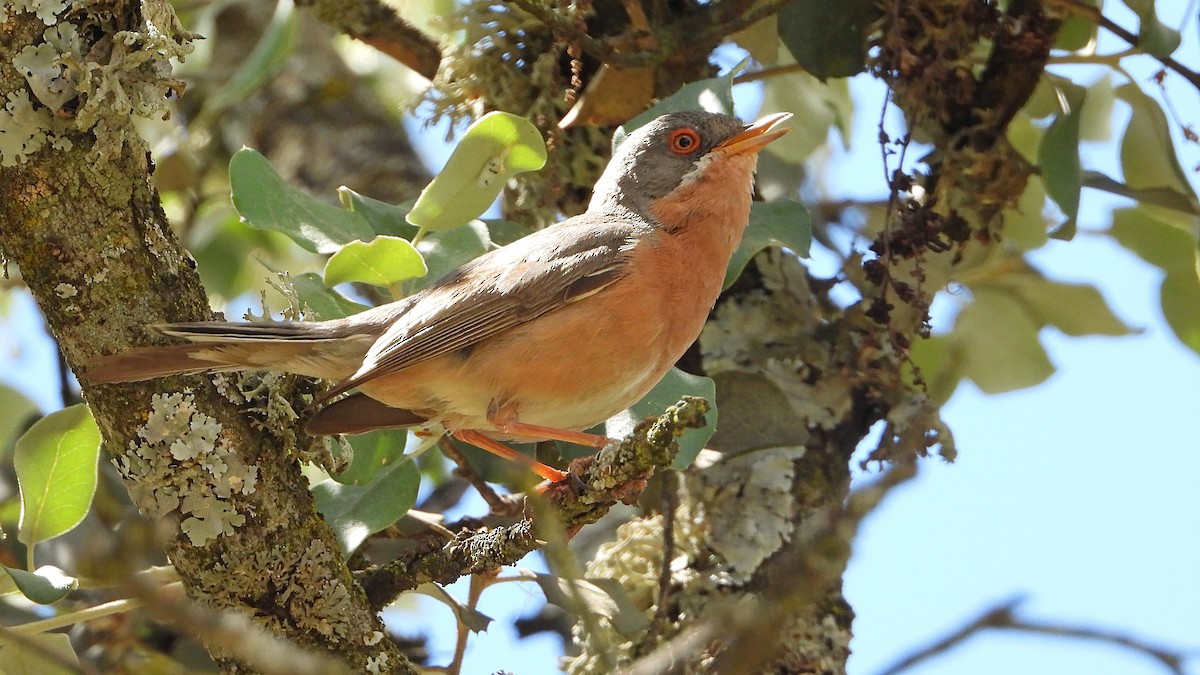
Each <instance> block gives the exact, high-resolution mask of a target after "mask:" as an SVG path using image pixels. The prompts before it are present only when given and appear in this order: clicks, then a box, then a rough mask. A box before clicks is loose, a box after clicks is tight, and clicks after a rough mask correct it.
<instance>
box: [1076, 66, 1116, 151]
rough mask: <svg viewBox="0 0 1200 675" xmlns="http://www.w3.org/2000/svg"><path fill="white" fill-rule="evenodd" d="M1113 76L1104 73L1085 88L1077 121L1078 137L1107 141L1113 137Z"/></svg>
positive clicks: (1114, 97) (1085, 139) (1086, 139)
mask: <svg viewBox="0 0 1200 675" xmlns="http://www.w3.org/2000/svg"><path fill="white" fill-rule="evenodd" d="M1112 80H1113V78H1112V74H1111V73H1105V74H1104V75H1103V76H1102V77H1101V78H1100V79H1098V80H1096V81H1095V82H1093V83H1092V84H1091V85H1090V86H1089V87H1088V90H1087V103H1084V104H1083V113H1082V117H1081V118H1080V121H1079V138H1080V139H1081V140H1084V141H1107V140H1111V139H1112V137H1113V102H1114V101H1115V100H1116V96H1115V95H1114V93H1113V81H1112Z"/></svg>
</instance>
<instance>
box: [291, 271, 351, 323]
mask: <svg viewBox="0 0 1200 675" xmlns="http://www.w3.org/2000/svg"><path fill="white" fill-rule="evenodd" d="M290 279H291V281H292V288H295V289H296V295H297V296H298V297H299V298H300V302H302V303H304V304H305V305H308V308H309V309H310V310H312V311H313V312H315V313H316V315H317V317H318V318H320V319H322V320H328V319H341V318H345V317H347V316H350V315H351V314H358V313H359V312H361V311H363V310H364V309H367V306H366V305H363V304H359V303H357V302H354V301H353V300H351V299H350V298H347V297H346V296H344V295H342V294H341V293H338V292H337V291H335V290H333V289H332V288H329V287H328V286H326V285H325V282H324V281H322V280H321V277H320V276H318V275H316V274H313V273H312V272H307V273H305V274H299V275H296V276H293V277H290Z"/></svg>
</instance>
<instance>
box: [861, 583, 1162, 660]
mask: <svg viewBox="0 0 1200 675" xmlns="http://www.w3.org/2000/svg"><path fill="white" fill-rule="evenodd" d="M1024 600H1025V598H1024V597H1022V596H1017V597H1014V598H1010V599H1008V600H1005V601H1004V602H1001V603H999V604H997V605H995V606H994V607H991V608H989V609H986V610H984V612H983V613H982V614H980V615H979V616H978V617H976V618H975V619H973V620H971V621H969V622H967V623H966V624H965V625H964V626H963V627H961V628H959V629H958V630H955V631H954V632H952V633H950V634H949V635H947V636H946V637H943V638H942V639H940V640H937V641H936V642H933V643H931V644H929V645H927V646H925V647H922V648H920V649H918V650H916V651H914V652H913V653H912V654H909V655H908V656H905V657H903V658H901V659H900V660H898V661H896V662H895V663H894V664H892V665H891V666H888V667H887V668H885V669H884V670H883V671H881V672H880V674H879V675H896V673H900V672H903V671H905V670H908V669H909V668H912V667H913V666H915V665H917V664H919V663H921V662H922V661H927V660H929V659H931V658H933V657H935V656H938V655H941V654H944V653H945V652H947V651H949V650H950V649H952V648H954V647H956V646H958V645H959V644H961V643H963V642H965V641H966V640H968V639H970V638H971V637H973V636H975V635H976V634H978V633H981V632H983V631H984V630H986V629H989V628H997V629H1001V630H1013V631H1020V632H1025V633H1034V634H1038V635H1054V636H1059V637H1072V638H1080V639H1084V640H1095V641H1098V642H1105V643H1108V644H1113V645H1117V646H1119V647H1125V648H1128V649H1130V650H1132V651H1135V652H1138V653H1139V654H1144V655H1146V656H1148V657H1150V658H1152V659H1154V660H1155V661H1158V662H1159V663H1161V664H1162V665H1163V666H1164V667H1165V668H1167V669H1168V670H1170V671H1171V672H1172V673H1174V674H1175V675H1184V669H1183V664H1184V661H1185V660H1186V656H1185V655H1184V654H1183V653H1182V652H1178V651H1171V650H1169V649H1164V648H1162V647H1157V646H1154V645H1151V644H1149V643H1147V642H1143V641H1141V640H1135V639H1134V638H1131V637H1129V636H1126V635H1121V634H1118V633H1115V632H1111V631H1103V630H1099V629H1096V628H1089V627H1084V626H1068V625H1062V624H1052V623H1044V622H1035V621H1028V620H1023V619H1020V618H1018V617H1017V616H1016V609H1017V607H1018V605H1020V604H1021V603H1022V602H1024Z"/></svg>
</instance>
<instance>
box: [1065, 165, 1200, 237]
mask: <svg viewBox="0 0 1200 675" xmlns="http://www.w3.org/2000/svg"><path fill="white" fill-rule="evenodd" d="M1083 186H1084V187H1090V188H1093V189H1095V190H1103V191H1105V192H1110V193H1112V194H1114V195H1121V196H1122V197H1129V198H1130V199H1135V200H1137V201H1139V202H1141V203H1142V204H1144V205H1146V206H1153V207H1161V208H1164V209H1170V210H1171V211H1177V212H1179V213H1182V214H1186V215H1187V216H1189V217H1187V218H1183V219H1180V218H1173V219H1172V220H1173V221H1178V222H1182V223H1187V224H1189V225H1190V224H1191V222H1192V220H1191V217H1192V216H1200V204H1198V203H1197V202H1195V201H1193V198H1192V197H1191V195H1190V194H1183V193H1180V192H1177V191H1175V190H1174V189H1172V188H1167V187H1160V188H1140V189H1139V188H1132V187H1130V186H1128V185H1126V184H1124V183H1122V182H1120V181H1117V180H1115V179H1113V178H1112V177H1110V176H1106V175H1104V174H1103V173H1101V172H1099V171H1084V172H1083Z"/></svg>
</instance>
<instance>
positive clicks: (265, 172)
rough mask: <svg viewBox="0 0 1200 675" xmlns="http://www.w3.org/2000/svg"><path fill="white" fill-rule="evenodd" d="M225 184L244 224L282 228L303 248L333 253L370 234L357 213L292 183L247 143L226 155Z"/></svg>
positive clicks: (261, 227) (269, 228) (254, 226)
mask: <svg viewBox="0 0 1200 675" xmlns="http://www.w3.org/2000/svg"><path fill="white" fill-rule="evenodd" d="M229 185H230V196H231V197H232V198H233V205H234V206H235V207H237V210H238V213H239V214H241V216H242V220H244V221H246V224H247V225H249V226H250V227H253V228H256V229H259V230H275V231H278V232H282V233H284V234H286V235H287V236H288V237H290V238H291V239H292V241H294V242H296V243H297V244H299V245H300V246H301V247H302V248H304V249H305V250H307V251H311V252H313V253H333V252H334V251H336V250H338V249H339V248H340V247H342V246H343V245H345V244H348V243H350V242H352V241H354V240H356V239H357V240H359V241H362V240H367V239H370V238H371V234H372V232H371V227H370V226H369V225H367V222H366V221H365V220H363V219H362V217H360V216H359V215H358V214H356V213H353V212H351V211H347V210H345V209H340V208H338V207H336V206H333V205H332V204H326V203H325V202H323V201H321V200H319V199H317V198H315V197H313V196H312V195H310V194H308V193H307V192H305V191H303V190H301V189H299V188H297V187H294V186H292V185H291V184H290V183H288V182H287V181H285V180H284V179H283V178H282V177H281V176H280V175H279V174H278V173H276V172H275V169H273V168H272V167H271V164H270V162H268V161H267V158H266V157H263V156H262V155H261V154H259V153H258V152H257V151H255V150H251V149H250V148H242V149H241V150H238V151H237V152H236V153H234V155H233V158H232V159H230V160H229Z"/></svg>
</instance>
